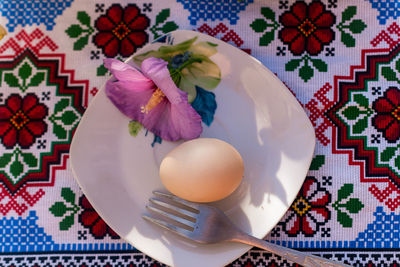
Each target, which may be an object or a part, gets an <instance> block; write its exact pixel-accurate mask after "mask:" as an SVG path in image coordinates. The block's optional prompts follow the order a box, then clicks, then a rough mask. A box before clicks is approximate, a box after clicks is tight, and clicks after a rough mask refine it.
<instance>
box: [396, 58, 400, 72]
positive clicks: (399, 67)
mask: <svg viewBox="0 0 400 267" xmlns="http://www.w3.org/2000/svg"><path fill="white" fill-rule="evenodd" d="M396 70H397V72H400V59H399V60H397V61H396Z"/></svg>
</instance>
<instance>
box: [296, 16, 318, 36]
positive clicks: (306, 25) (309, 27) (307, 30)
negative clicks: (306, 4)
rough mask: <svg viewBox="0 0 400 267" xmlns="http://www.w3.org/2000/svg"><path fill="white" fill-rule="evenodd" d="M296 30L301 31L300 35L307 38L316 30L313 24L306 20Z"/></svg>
mask: <svg viewBox="0 0 400 267" xmlns="http://www.w3.org/2000/svg"><path fill="white" fill-rule="evenodd" d="M298 28H299V30H300V31H301V33H303V34H304V36H305V37H308V36H309V35H310V34H311V33H312V32H313V31H314V30H315V29H316V27H315V26H314V24H312V22H311V21H309V20H308V19H305V20H304V21H303V23H302V24H301V25H299V27H298Z"/></svg>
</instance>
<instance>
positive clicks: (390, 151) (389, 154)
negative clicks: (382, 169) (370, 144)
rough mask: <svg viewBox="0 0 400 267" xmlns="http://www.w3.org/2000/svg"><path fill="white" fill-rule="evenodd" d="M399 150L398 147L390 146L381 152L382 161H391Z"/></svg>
mask: <svg viewBox="0 0 400 267" xmlns="http://www.w3.org/2000/svg"><path fill="white" fill-rule="evenodd" d="M397 150H398V148H397V147H396V146H388V147H386V148H385V149H384V150H383V151H382V152H381V160H382V161H389V160H390V159H391V158H393V157H394V155H395V154H396V151H397Z"/></svg>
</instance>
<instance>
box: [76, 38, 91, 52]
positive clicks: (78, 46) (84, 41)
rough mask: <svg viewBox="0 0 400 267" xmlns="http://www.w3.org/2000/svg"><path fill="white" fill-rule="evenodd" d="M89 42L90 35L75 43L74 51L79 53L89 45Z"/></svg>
mask: <svg viewBox="0 0 400 267" xmlns="http://www.w3.org/2000/svg"><path fill="white" fill-rule="evenodd" d="M88 42H89V35H85V36H83V37H81V38H79V39H78V40H77V41H76V42H75V43H74V50H75V51H79V50H82V49H83V48H84V47H85V45H87V44H88Z"/></svg>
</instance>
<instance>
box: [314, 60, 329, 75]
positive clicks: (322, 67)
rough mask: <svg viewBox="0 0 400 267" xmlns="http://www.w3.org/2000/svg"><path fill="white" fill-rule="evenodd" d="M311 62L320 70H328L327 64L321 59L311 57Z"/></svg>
mask: <svg viewBox="0 0 400 267" xmlns="http://www.w3.org/2000/svg"><path fill="white" fill-rule="evenodd" d="M311 63H312V64H313V65H314V67H315V68H316V69H317V70H318V71H320V72H327V71H328V65H327V64H326V63H325V62H324V61H323V60H321V59H318V58H316V59H311Z"/></svg>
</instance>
